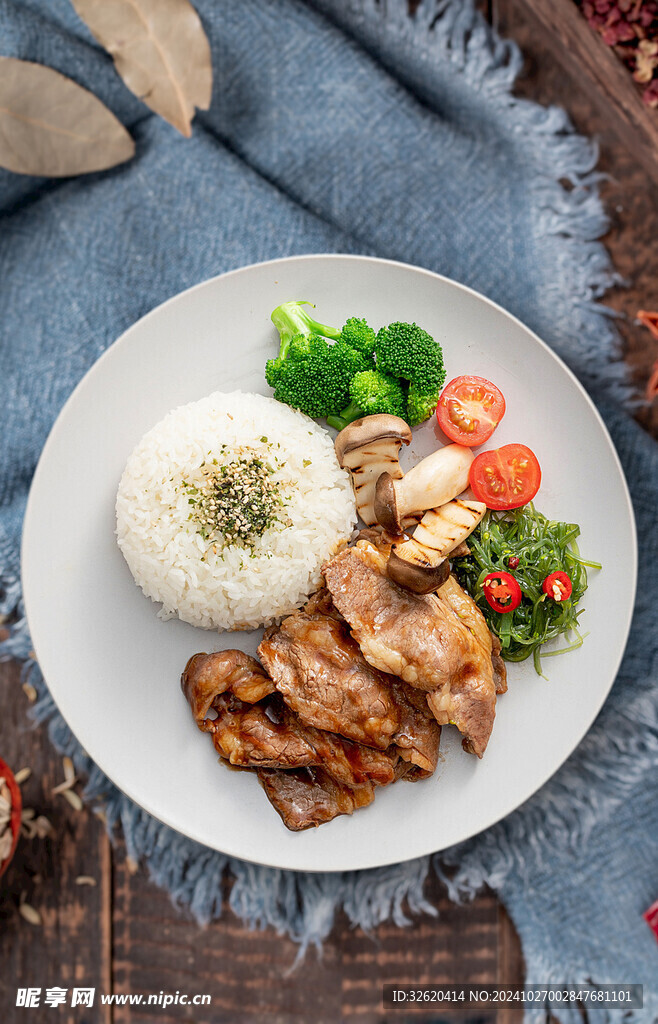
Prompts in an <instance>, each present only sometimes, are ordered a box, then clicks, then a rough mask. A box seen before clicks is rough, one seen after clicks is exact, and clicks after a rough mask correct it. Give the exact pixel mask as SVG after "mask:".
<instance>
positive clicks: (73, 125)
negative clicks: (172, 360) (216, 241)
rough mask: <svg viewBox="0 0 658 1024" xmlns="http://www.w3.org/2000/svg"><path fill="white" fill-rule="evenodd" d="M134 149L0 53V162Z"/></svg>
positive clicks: (36, 163) (12, 165) (33, 167)
mask: <svg viewBox="0 0 658 1024" xmlns="http://www.w3.org/2000/svg"><path fill="white" fill-rule="evenodd" d="M134 152H135V144H134V142H133V140H132V139H131V138H130V135H129V134H128V132H127V131H126V129H125V128H124V127H123V125H122V124H121V123H120V122H119V121H117V119H116V117H115V116H114V114H112V113H111V112H110V111H109V110H108V109H107V107H106V106H104V105H103V104H102V103H101V101H100V100H98V99H96V97H95V96H94V95H93V94H92V93H90V92H87V90H86V89H83V88H82V87H81V86H79V85H76V83H75V82H72V81H71V79H70V78H66V77H65V76H64V75H60V74H59V72H58V71H53V69H52V68H46V67H43V66H42V65H41V64H33V63H32V62H31V61H27V60H16V59H15V58H14V57H0V166H2V167H6V168H7V169H8V170H10V171H15V173H16V174H36V175H39V176H42V177H46V178H62V177H66V176H68V175H71V174H89V173H91V172H92V171H103V170H105V169H106V168H108V167H114V166H115V164H121V163H123V162H124V160H129V159H130V157H131V156H132V155H133V154H134ZM30 654H31V655H32V652H30Z"/></svg>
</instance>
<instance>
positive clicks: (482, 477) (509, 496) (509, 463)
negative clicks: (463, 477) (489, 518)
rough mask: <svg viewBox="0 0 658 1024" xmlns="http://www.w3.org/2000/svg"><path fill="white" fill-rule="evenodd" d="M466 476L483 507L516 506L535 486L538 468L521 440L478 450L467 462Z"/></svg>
mask: <svg viewBox="0 0 658 1024" xmlns="http://www.w3.org/2000/svg"><path fill="white" fill-rule="evenodd" d="M468 479H469V483H470V485H471V487H472V489H473V494H474V495H475V497H476V498H477V500H478V501H483V502H484V503H485V505H486V506H487V508H496V509H505V508H519V506H521V505H527V503H528V502H529V501H532V499H533V498H534V496H535V494H536V493H537V491H538V490H539V485H540V484H541V468H540V466H539V462H538V461H537V456H536V455H535V453H534V452H533V451H531V450H530V448H528V447H527V446H526V445H525V444H505V445H503V447H502V448H493V449H492V450H491V451H489V452H480V454H479V455H478V456H476V458H475V459H473V462H472V463H471V469H470V472H469V476H468Z"/></svg>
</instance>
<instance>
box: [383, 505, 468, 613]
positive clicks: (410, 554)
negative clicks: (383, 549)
mask: <svg viewBox="0 0 658 1024" xmlns="http://www.w3.org/2000/svg"><path fill="white" fill-rule="evenodd" d="M486 508H487V507H486V505H484V504H483V503H482V502H481V501H471V500H470V499H463V500H461V499H457V500H455V501H449V502H447V504H445V505H442V506H441V507H440V508H432V509H430V510H429V511H428V512H426V513H425V515H424V516H423V518H422V519H421V521H420V523H419V524H418V526H417V527H416V530H415V532H414V535H413V537H411V538H409V539H408V540H405V541H403V543H401V544H400V543H398V544H394V545H393V546H392V548H391V552H390V555H389V558H388V563H387V566H386V572H387V575H388V576H389V577H390V579H392V580H393V581H394V582H395V583H399V585H400V586H401V587H406V588H407V590H413V592H414V593H415V594H431V593H432V592H433V591H435V590H438V589H439V587H440V586H442V585H443V584H444V583H445V581H446V580H447V578H448V574H449V572H450V564H449V561H448V555H450V554H452V553H454V551H455V550H456V548H458V547H459V546H460V545H461V544H463V542H464V541H465V540H466V538H467V537H469V536H470V534H471V533H472V532H473V530H474V529H475V527H476V526H477V525H478V523H479V522H480V520H481V519H482V516H483V515H484V513H485V512H486Z"/></svg>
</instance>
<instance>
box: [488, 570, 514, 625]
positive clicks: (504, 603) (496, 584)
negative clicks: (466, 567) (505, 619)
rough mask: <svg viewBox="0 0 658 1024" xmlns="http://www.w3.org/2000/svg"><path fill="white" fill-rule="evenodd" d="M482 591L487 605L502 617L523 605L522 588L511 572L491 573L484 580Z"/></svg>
mask: <svg viewBox="0 0 658 1024" xmlns="http://www.w3.org/2000/svg"><path fill="white" fill-rule="evenodd" d="M482 589H483V591H484V596H485V597H486V599H487V604H488V605H489V606H490V607H491V608H493V610H494V611H495V612H500V614H501V615H504V614H505V612H513V611H514V609H515V608H518V607H519V605H520V604H521V597H522V596H523V595H522V594H521V587H520V586H519V584H518V583H517V581H516V580H515V579H514V577H513V576H512V574H511V573H509V572H502V571H501V572H490V573H489V574H488V575H487V576H485V577H484V579H483V580H482Z"/></svg>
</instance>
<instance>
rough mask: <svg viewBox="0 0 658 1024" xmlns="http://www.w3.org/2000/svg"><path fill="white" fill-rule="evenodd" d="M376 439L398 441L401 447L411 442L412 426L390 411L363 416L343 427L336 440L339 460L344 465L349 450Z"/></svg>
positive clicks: (335, 444) (351, 450) (361, 446)
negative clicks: (389, 413)
mask: <svg viewBox="0 0 658 1024" xmlns="http://www.w3.org/2000/svg"><path fill="white" fill-rule="evenodd" d="M374 441H397V444H398V448H399V447H400V446H401V445H403V444H409V443H410V441H411V427H410V426H409V424H408V423H405V421H404V420H403V419H402V418H401V417H400V416H390V415H388V413H379V414H377V415H375V416H362V417H361V419H359V420H354V422H353V423H348V425H347V426H346V427H343V429H342V430H341V432H340V434H339V435H338V437H337V438H336V440H335V441H334V447H335V449H336V457H337V459H338V462H339V463H340V465H341V466H342V465H343V459H344V457H345V455H346V454H347V452H353V451H354V450H355V449H356V448H363V447H364V445H367V444H372V443H373V442H374Z"/></svg>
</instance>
